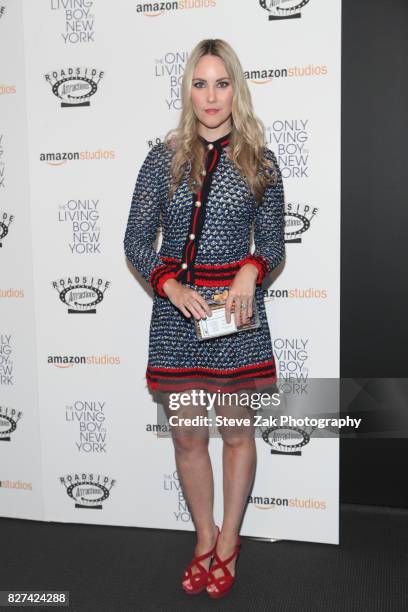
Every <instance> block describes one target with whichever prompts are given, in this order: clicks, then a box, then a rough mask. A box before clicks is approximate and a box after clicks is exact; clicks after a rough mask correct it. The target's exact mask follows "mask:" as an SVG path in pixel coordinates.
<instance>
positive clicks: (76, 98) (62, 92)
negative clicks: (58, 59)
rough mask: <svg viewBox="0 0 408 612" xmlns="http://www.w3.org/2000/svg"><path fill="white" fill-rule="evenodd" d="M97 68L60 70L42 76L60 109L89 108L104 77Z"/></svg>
mask: <svg viewBox="0 0 408 612" xmlns="http://www.w3.org/2000/svg"><path fill="white" fill-rule="evenodd" d="M104 74H105V73H104V72H103V71H102V70H98V69H97V68H80V67H76V68H62V69H61V70H54V71H52V72H49V73H47V74H45V75H44V78H45V80H46V82H47V83H48V84H49V85H50V87H51V91H52V93H53V94H54V96H56V97H57V98H58V99H59V100H61V108H74V107H77V106H90V104H91V102H90V99H91V97H92V96H94V95H95V94H96V92H97V91H98V88H99V84H100V82H101V80H102V78H103V76H104Z"/></svg>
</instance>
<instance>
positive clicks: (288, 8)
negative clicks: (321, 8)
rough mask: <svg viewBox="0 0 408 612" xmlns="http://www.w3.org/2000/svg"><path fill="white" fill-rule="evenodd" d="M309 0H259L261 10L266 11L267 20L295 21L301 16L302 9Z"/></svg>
mask: <svg viewBox="0 0 408 612" xmlns="http://www.w3.org/2000/svg"><path fill="white" fill-rule="evenodd" d="M308 3H309V0H259V4H260V5H261V7H262V8H263V9H265V10H266V11H268V13H269V20H271V21H272V20H277V19H296V18H300V17H301V16H302V14H301V10H302V8H303V7H304V6H305V5H306V4H308Z"/></svg>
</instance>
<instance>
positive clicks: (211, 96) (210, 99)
mask: <svg viewBox="0 0 408 612" xmlns="http://www.w3.org/2000/svg"><path fill="white" fill-rule="evenodd" d="M215 98H216V93H215V88H214V87H209V88H208V90H207V100H208V102H213V101H214V100H215Z"/></svg>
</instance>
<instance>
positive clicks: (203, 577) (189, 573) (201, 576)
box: [182, 526, 220, 595]
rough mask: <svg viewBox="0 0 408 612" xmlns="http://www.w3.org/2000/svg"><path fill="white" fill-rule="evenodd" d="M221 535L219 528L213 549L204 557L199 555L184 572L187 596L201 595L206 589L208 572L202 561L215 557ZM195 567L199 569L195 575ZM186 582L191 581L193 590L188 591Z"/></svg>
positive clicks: (183, 578)
mask: <svg viewBox="0 0 408 612" xmlns="http://www.w3.org/2000/svg"><path fill="white" fill-rule="evenodd" d="M219 535H220V529H219V527H218V526H217V537H216V539H215V544H214V546H213V547H212V549H211V550H209V551H208V552H207V553H204V554H203V555H198V556H197V557H194V558H193V560H192V561H191V562H190V564H189V565H188V567H187V569H186V571H185V572H184V574H183V577H182V587H183V590H184V592H185V593H187V595H196V594H197V593H201V591H203V590H204V589H205V588H206V586H207V578H208V570H206V569H205V567H203V566H202V565H201V563H200V561H204V560H205V559H208V558H209V557H210V558H212V557H213V555H214V553H215V549H216V546H217V542H218V536H219ZM210 563H211V561H210ZM194 565H195V566H196V567H198V572H194V573H193V566H194ZM185 580H190V584H191V586H192V588H191V589H188V588H186V587H185V586H184V584H183V582H184V581H185Z"/></svg>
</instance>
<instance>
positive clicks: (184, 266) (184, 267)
mask: <svg viewBox="0 0 408 612" xmlns="http://www.w3.org/2000/svg"><path fill="white" fill-rule="evenodd" d="M181 267H182V268H183V270H185V269H186V268H187V264H186V262H185V261H183V263H182V264H181Z"/></svg>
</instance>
